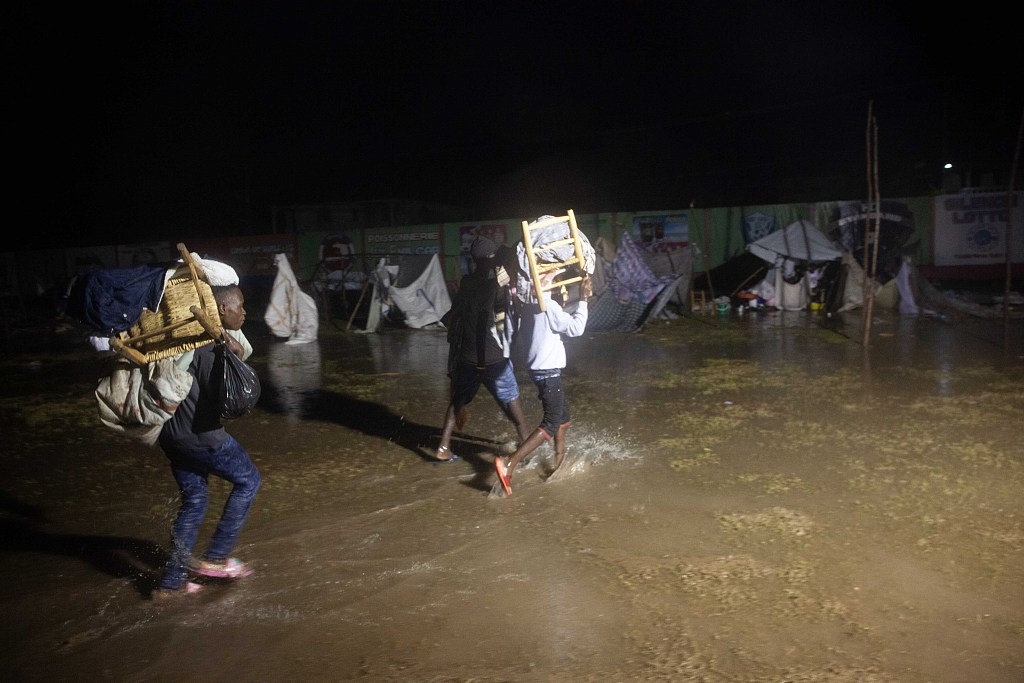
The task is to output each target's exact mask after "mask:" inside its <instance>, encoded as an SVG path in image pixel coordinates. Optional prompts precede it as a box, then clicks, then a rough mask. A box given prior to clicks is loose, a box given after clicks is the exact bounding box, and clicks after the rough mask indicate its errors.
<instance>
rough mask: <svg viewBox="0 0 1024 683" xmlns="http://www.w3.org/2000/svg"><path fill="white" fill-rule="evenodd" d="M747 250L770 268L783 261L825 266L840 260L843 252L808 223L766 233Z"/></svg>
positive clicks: (794, 224)
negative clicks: (828, 262) (770, 265)
mask: <svg viewBox="0 0 1024 683" xmlns="http://www.w3.org/2000/svg"><path fill="white" fill-rule="evenodd" d="M747 250H748V251H750V253H751V254H753V255H754V256H757V257H758V258H761V259H764V260H765V261H767V262H768V263H770V264H772V265H773V266H776V267H778V266H784V265H785V262H786V261H804V262H807V263H824V262H826V261H835V260H836V259H840V258H842V257H843V250H842V248H841V247H840V246H839V245H837V244H836V243H835V242H833V241H832V240H830V239H829V238H828V237H827V236H826V235H825V233H823V232H822V231H821V230H819V229H818V228H817V227H815V225H814V224H813V223H811V222H810V221H804V220H800V221H794V222H793V223H790V224H789V225H787V226H786V227H785V229H783V230H776V231H775V232H771V233H768V234H767V235H765V236H764V237H762V238H761V239H759V240H757V241H755V242H751V243H750V244H749V245H747Z"/></svg>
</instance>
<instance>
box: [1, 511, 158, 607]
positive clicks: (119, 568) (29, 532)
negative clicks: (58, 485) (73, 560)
mask: <svg viewBox="0 0 1024 683" xmlns="http://www.w3.org/2000/svg"><path fill="white" fill-rule="evenodd" d="M0 510H3V511H6V512H7V513H12V514H13V515H16V516H17V518H11V517H5V518H2V519H0V554H2V553H12V552H22V553H45V554H47V555H63V556H66V557H77V558H79V559H82V560H84V561H86V562H88V563H89V564H91V565H92V566H93V567H95V568H96V569H98V570H100V571H101V572H103V573H105V574H108V575H110V576H113V577H115V578H119V579H131V580H132V584H133V586H134V587H135V590H136V591H138V592H139V594H140V595H148V594H149V593H151V592H152V590H153V589H154V588H156V585H157V583H158V582H159V579H160V570H161V569H162V568H163V565H164V563H165V562H166V558H167V553H166V551H165V550H164V549H163V548H161V547H160V546H159V545H157V544H155V543H152V542H150V541H145V540H142V539H138V538H130V537H127V536H93V535H86V534H54V533H50V532H48V531H45V530H44V529H42V528H41V527H42V526H43V525H44V524H45V523H46V515H45V513H44V512H43V511H42V510H40V509H39V508H37V507H34V506H31V505H27V504H25V503H23V502H21V501H19V500H17V499H15V498H13V497H11V496H10V495H9V494H7V493H6V492H3V491H0Z"/></svg>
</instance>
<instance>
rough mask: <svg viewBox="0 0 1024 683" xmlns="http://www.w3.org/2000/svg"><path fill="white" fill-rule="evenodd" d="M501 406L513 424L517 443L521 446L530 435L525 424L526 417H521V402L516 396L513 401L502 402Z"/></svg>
mask: <svg viewBox="0 0 1024 683" xmlns="http://www.w3.org/2000/svg"><path fill="white" fill-rule="evenodd" d="M501 407H502V408H503V409H504V410H505V415H507V416H508V419H509V420H511V422H512V424H513V426H515V428H516V434H517V435H518V437H519V444H518V445H519V446H522V445H523V444H524V443H526V440H527V439H528V438H529V437H530V432H529V431H528V429H527V426H526V418H525V417H523V404H522V403H520V401H519V399H518V398H517V399H515V400H514V401H509V402H508V403H505V404H503V405H502V406H501Z"/></svg>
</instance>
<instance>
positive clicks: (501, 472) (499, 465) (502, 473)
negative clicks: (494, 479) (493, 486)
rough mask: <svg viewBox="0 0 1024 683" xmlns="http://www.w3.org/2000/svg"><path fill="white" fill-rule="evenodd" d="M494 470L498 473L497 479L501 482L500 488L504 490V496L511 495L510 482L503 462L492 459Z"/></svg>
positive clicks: (498, 459) (499, 459)
mask: <svg viewBox="0 0 1024 683" xmlns="http://www.w3.org/2000/svg"><path fill="white" fill-rule="evenodd" d="M494 469H496V470H497V471H498V479H499V480H500V481H501V485H502V487H503V488H504V489H505V495H507V496H511V495H512V482H511V481H509V478H508V469H507V468H506V467H505V461H504V460H502V459H501V458H500V457H498V458H495V459H494Z"/></svg>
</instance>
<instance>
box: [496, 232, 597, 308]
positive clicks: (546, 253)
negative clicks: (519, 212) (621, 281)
mask: <svg viewBox="0 0 1024 683" xmlns="http://www.w3.org/2000/svg"><path fill="white" fill-rule="evenodd" d="M554 218H555V217H554V216H550V215H545V216H541V217H540V218H538V219H536V220H534V221H532V222H531V223H529V224H527V225H526V226H525V229H528V230H530V231H531V238H530V239H531V242H532V244H533V258H534V260H535V261H536V263H538V264H550V265H555V264H564V263H567V262H570V263H571V262H574V261H575V260H576V259H575V256H576V245H575V242H574V240H575V239H576V238H578V239H579V241H580V248H581V251H582V252H583V262H582V264H574V265H573V266H572V269H573V271H574V272H573V273H570V274H571V275H572V274H575V275H580V273H579V272H578V271H580V270H582V271H584V272H586V273H587V274H591V275H592V274H593V273H594V268H595V267H596V262H597V254H596V252H595V251H594V247H592V246H591V244H590V240H589V239H587V236H586V235H585V234H583V232H581V231H578V230H570V227H569V221H568V220H565V221H562V222H559V223H550V224H546V225H545V223H549V221H551V220H552V219H554ZM538 225H540V226H542V227H537V228H535V227H534V226H538ZM516 257H517V259H518V261H519V271H518V274H517V277H516V283H515V292H516V295H517V296H518V297H519V299H520V301H523V302H524V303H530V302H532V301H537V300H538V297H537V295H536V293H535V292H534V291H533V290H534V285H533V280H532V278H531V276H530V274H531V268H530V255H529V254H528V253H527V251H526V245H525V244H524V243H523V242H519V243H518V244H517V245H516ZM572 279H575V278H572Z"/></svg>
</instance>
